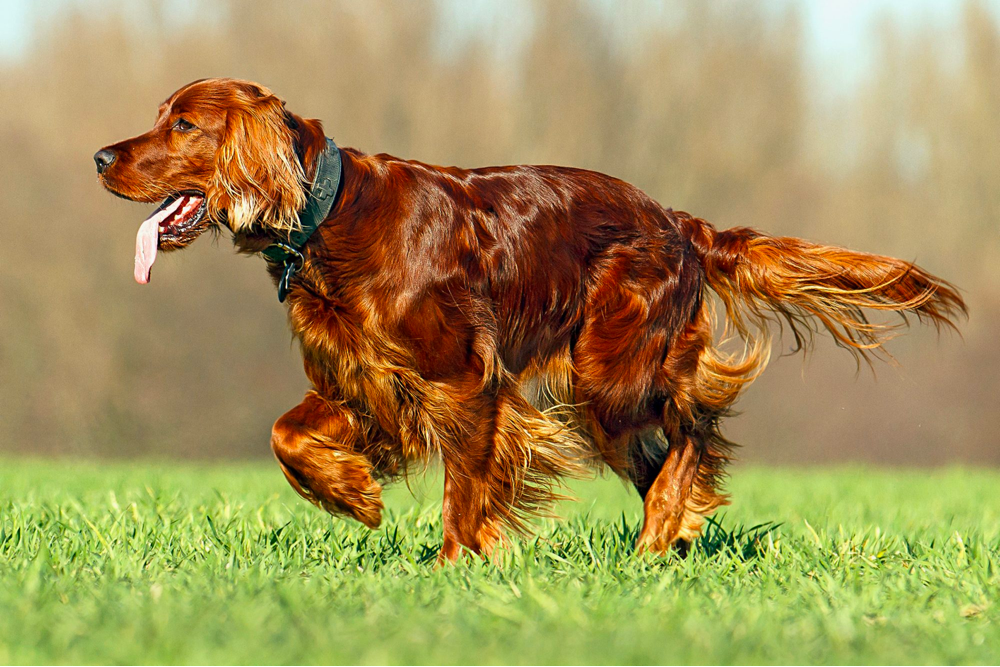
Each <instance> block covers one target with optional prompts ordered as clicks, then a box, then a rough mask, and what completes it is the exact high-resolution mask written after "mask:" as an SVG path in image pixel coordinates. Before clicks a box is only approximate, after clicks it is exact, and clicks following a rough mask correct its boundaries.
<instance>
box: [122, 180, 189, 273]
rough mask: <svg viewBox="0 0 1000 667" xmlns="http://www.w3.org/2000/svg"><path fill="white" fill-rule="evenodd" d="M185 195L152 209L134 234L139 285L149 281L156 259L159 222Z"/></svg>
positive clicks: (177, 205)
mask: <svg viewBox="0 0 1000 667" xmlns="http://www.w3.org/2000/svg"><path fill="white" fill-rule="evenodd" d="M185 199H187V198H186V197H178V198H176V199H174V200H173V201H172V202H170V203H169V204H164V205H163V206H160V207H159V208H158V209H156V210H155V211H153V214H152V215H150V216H149V217H148V218H146V220H145V221H144V222H143V223H142V226H141V227H139V233H138V234H136V235H135V281H136V282H137V283H139V284H140V285H145V284H146V283H148V282H149V274H150V271H151V270H152V268H153V262H155V261H156V249H157V248H158V247H159V245H160V223H161V222H163V221H164V220H166V219H167V218H169V217H170V215H171V214H173V212H174V211H176V210H177V208H178V207H179V206H180V205H181V202H182V201H184V200H185Z"/></svg>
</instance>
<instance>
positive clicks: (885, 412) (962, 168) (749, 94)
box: [0, 0, 1000, 463]
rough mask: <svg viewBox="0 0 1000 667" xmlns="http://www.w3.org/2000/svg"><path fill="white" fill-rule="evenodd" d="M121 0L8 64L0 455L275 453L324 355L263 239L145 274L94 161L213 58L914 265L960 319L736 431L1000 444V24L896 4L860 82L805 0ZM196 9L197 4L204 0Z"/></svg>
mask: <svg viewBox="0 0 1000 667" xmlns="http://www.w3.org/2000/svg"><path fill="white" fill-rule="evenodd" d="M456 6H457V3H454V2H452V3H449V2H438V3H430V2H402V1H400V2H395V1H390V0H370V1H368V2H365V3H352V2H348V1H347V0H343V1H335V2H325V1H324V2H321V1H319V0H304V1H302V2H295V3H266V2H259V3H253V4H250V3H243V2H236V1H235V0H230V1H227V0H207V1H206V2H199V3H198V5H197V10H196V11H194V10H193V8H192V7H190V6H189V3H185V2H178V1H173V2H170V1H160V0H138V1H129V2H125V1H124V0H108V1H104V2H90V3H65V2H64V3H56V4H48V5H43V8H42V9H41V10H39V11H38V14H37V17H38V20H37V22H36V25H35V27H34V31H33V38H32V41H31V43H30V45H29V47H28V50H27V51H26V53H24V54H23V55H21V56H18V57H15V58H12V59H9V60H7V61H4V62H2V63H0V91H2V95H0V232H2V240H0V451H5V452H15V451H16V452H33V453H45V454H54V455H61V454H90V455H114V456H118V455H129V456H132V455H156V456H184V457H246V456H258V455H262V456H266V455H269V453H268V448H267V436H268V432H269V428H270V425H271V423H272V421H273V420H274V419H275V418H276V417H277V416H278V415H280V414H281V413H282V412H283V411H284V410H286V409H287V408H288V407H290V406H292V405H294V404H295V403H296V402H298V400H299V399H300V397H301V394H302V392H303V391H304V389H305V379H304V377H303V375H302V372H301V370H300V362H299V359H298V355H297V352H296V350H295V349H294V347H293V346H292V345H291V344H290V340H289V335H288V333H287V329H286V326H285V322H284V313H283V310H282V308H281V307H279V306H278V304H277V302H276V300H275V296H274V290H273V288H272V286H271V285H270V284H269V282H268V280H267V278H266V276H265V274H264V271H263V267H262V265H261V262H260V261H259V260H255V259H246V258H239V257H236V256H235V255H233V254H232V253H231V252H230V251H229V249H228V246H229V242H228V239H225V238H221V239H219V241H218V243H217V244H215V245H213V244H212V243H211V242H209V241H208V240H203V241H201V242H199V243H198V244H196V246H195V247H194V248H192V249H190V250H189V251H186V252H184V253H181V254H176V255H173V256H170V257H168V258H166V259H165V260H164V261H162V263H159V264H157V267H156V275H155V280H154V281H153V283H152V285H151V286H148V287H146V288H140V287H139V286H137V285H135V284H134V283H133V282H132V279H131V262H132V247H133V239H134V232H135V229H136V227H137V225H138V224H139V222H140V220H141V219H142V218H143V217H144V215H145V214H146V212H147V211H146V209H145V208H144V207H142V206H139V205H135V204H129V203H126V202H122V201H119V200H116V199H114V198H112V197H111V196H110V195H108V194H106V193H104V192H102V191H101V190H100V188H99V187H98V185H97V183H96V180H95V175H94V169H93V163H92V162H91V155H92V154H93V153H94V151H95V150H96V149H97V148H99V147H101V146H102V145H105V144H107V143H110V142H112V141H116V140H119V139H122V138H124V137H126V136H131V135H134V134H138V133H140V132H143V131H145V130H146V129H148V127H149V125H150V124H151V122H152V120H153V118H154V113H155V110H156V107H157V105H158V103H159V102H160V101H162V100H163V99H164V98H165V97H166V96H167V95H168V94H169V93H170V92H172V91H173V90H175V89H176V88H178V87H179V86H181V85H182V84H184V83H186V82H188V81H190V80H192V79H195V78H200V77H204V76H220V75H226V76H237V77H245V78H250V79H254V80H258V81H260V82H262V83H264V84H266V85H267V86H269V87H271V88H272V89H273V90H275V91H276V92H277V93H278V94H279V95H281V96H282V97H283V98H285V99H286V100H288V104H289V107H290V108H292V109H293V110H295V111H296V112H297V113H300V114H302V115H305V116H310V117H318V118H321V119H323V121H324V122H325V126H326V129H327V133H328V134H329V135H330V136H332V137H334V138H335V139H337V141H338V142H339V143H341V144H344V145H351V146H356V147H359V148H361V149H363V150H366V151H369V152H383V151H385V152H390V153H394V154H398V155H401V156H405V157H413V158H418V159H421V160H424V161H428V162H433V163H438V164H459V165H463V166H477V165H488V164H498V163H525V162H536V163H561V164H569V165H576V166H582V167H589V168H593V169H598V170H601V171H604V172H607V173H610V174H613V175H616V176H619V177H622V178H624V179H626V180H629V181H632V182H634V183H636V184H637V185H639V186H641V187H642V188H644V189H646V190H647V191H648V192H649V193H650V194H651V195H653V196H654V197H656V198H657V199H658V200H659V201H661V202H662V203H664V204H665V205H669V206H673V207H675V208H678V209H684V210H689V211H691V212H693V213H695V214H697V215H700V216H702V217H705V218H707V219H709V220H712V221H713V222H715V223H716V224H717V225H718V226H720V227H727V226H734V225H751V226H755V227H759V228H762V229H765V230H769V231H772V232H775V233H782V234H793V235H800V236H805V237H809V238H812V239H817V240H823V241H828V242H832V243H839V244H844V245H848V246H852V247H856V248H860V249H865V250H871V251H876V252H883V253H887V254H893V255H897V256H901V257H904V258H912V259H916V260H918V261H919V262H921V263H922V264H924V265H925V266H926V267H927V268H929V269H931V270H933V271H935V272H937V273H939V274H942V275H944V276H946V277H947V278H949V279H952V280H953V281H955V282H956V283H957V284H958V285H960V286H961V287H962V288H964V290H965V294H966V295H967V297H968V300H969V303H970V306H971V309H972V318H971V320H970V321H969V322H968V323H967V324H966V325H964V326H963V327H962V330H963V334H964V341H963V340H960V339H959V338H958V337H956V336H945V337H943V338H942V340H941V341H940V342H939V341H937V340H936V339H935V336H934V335H933V333H932V332H928V331H919V332H915V333H914V334H913V335H911V336H910V337H908V338H906V339H904V340H900V341H897V344H895V345H894V346H893V348H892V349H893V351H894V352H895V353H896V354H897V357H898V359H899V360H900V362H901V363H902V368H903V370H896V369H891V368H886V369H882V370H881V371H880V376H879V380H878V382H877V383H876V382H875V381H873V380H872V378H871V377H870V375H869V374H867V372H866V371H862V372H861V373H860V374H856V372H855V370H856V369H855V367H854V365H853V363H852V361H851V360H850V358H849V357H848V356H847V355H846V354H844V353H841V352H839V351H832V350H831V349H830V348H832V346H831V345H829V343H828V342H826V341H821V344H822V343H824V342H825V343H826V344H825V345H822V348H823V349H821V350H820V351H818V352H817V353H816V354H815V356H813V357H812V358H811V359H810V360H809V361H808V363H807V364H805V365H803V363H802V362H801V361H799V360H798V359H779V360H777V362H776V363H774V364H773V367H772V368H771V369H770V371H769V372H768V373H767V374H765V376H764V378H763V379H761V380H760V381H759V382H758V383H757V384H756V385H755V386H754V388H753V389H752V390H751V391H750V393H749V395H748V397H747V398H746V399H745V401H744V402H743V404H742V407H743V408H744V409H745V411H746V416H744V417H740V418H738V419H735V420H733V421H731V422H730V427H729V434H730V435H731V436H732V437H733V438H734V439H736V440H738V441H740V442H742V443H744V444H746V445H747V447H746V448H745V449H744V450H743V451H742V456H743V457H744V458H745V459H750V460H756V461H761V460H767V461H779V460H780V461H797V462H804V461H826V460H835V459H854V460H871V461H883V462H886V461H891V462H905V463H937V462H943V461H948V460H963V461H970V462H984V463H987V462H988V463H996V462H998V461H1000V449H998V448H997V445H996V434H997V432H998V428H1000V411H998V410H996V409H995V408H996V396H997V395H998V393H1000V374H998V373H997V372H996V369H997V366H998V364H997V362H998V357H1000V352H998V348H997V346H996V344H995V339H996V333H995V332H996V331H997V329H998V325H1000V278H998V276H1000V273H998V272H997V270H996V268H995V267H996V266H997V265H998V260H1000V243H998V235H1000V226H998V224H997V219H998V213H1000V188H998V187H997V184H998V183H1000V141H997V129H998V128H1000V27H998V22H997V17H996V15H995V14H994V13H992V12H991V11H989V10H988V9H987V8H986V7H985V6H984V5H982V4H980V3H977V2H975V1H972V0H970V1H969V2H966V3H965V4H964V5H963V8H962V9H961V11H960V12H959V13H958V16H959V20H958V21H957V22H956V23H954V24H947V25H941V24H931V23H930V22H927V21H925V22H921V21H919V20H915V21H907V22H905V24H904V23H900V22H898V21H896V20H894V19H892V18H889V17H887V18H885V19H884V20H883V21H881V22H880V23H879V24H878V25H877V26H876V28H875V29H874V31H873V32H872V34H871V36H870V37H871V39H872V40H873V41H874V43H875V44H877V49H876V55H875V57H874V58H873V60H872V62H871V64H870V68H869V69H868V70H867V71H866V72H865V74H864V77H863V79H862V81H861V82H860V84H859V85H857V86H852V87H849V88H843V89H833V88H831V86H830V81H831V80H832V79H835V78H836V77H835V76H833V73H831V72H826V71H823V70H822V69H820V68H818V67H816V65H815V63H813V62H812V61H810V59H809V58H807V57H806V53H805V48H804V45H803V43H804V39H805V37H804V30H803V25H802V17H801V16H800V15H799V14H798V13H797V12H796V11H795V8H794V5H788V4H785V3H763V2H762V3H752V2H727V1H723V0H711V1H701V0H682V1H681V2H676V3H669V4H657V3H642V4H638V3H600V2H593V3H587V2H561V1H558V0H530V1H529V0H522V1H521V2H517V3H495V4H492V5H491V4H481V5H480V10H478V11H479V14H478V16H479V18H480V19H481V20H479V21H478V22H476V23H475V24H474V25H472V26H469V25H462V24H460V22H459V19H460V18H461V17H462V16H467V15H468V12H465V13H463V12H457V11H456ZM185 8H186V11H181V10H185Z"/></svg>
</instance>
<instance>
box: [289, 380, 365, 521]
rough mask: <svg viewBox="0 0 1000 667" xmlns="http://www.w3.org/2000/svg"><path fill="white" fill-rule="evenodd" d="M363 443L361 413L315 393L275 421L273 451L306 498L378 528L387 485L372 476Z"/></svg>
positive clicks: (336, 512)
mask: <svg viewBox="0 0 1000 667" xmlns="http://www.w3.org/2000/svg"><path fill="white" fill-rule="evenodd" d="M363 439H364V433H363V428H362V424H361V420H360V418H359V417H358V415H356V414H355V413H354V412H353V411H352V410H351V409H350V408H348V407H347V406H345V405H344V404H342V403H338V402H336V401H331V400H327V399H325V398H323V397H322V396H320V395H319V394H317V393H316V392H314V391H310V392H309V393H308V394H306V397H305V399H304V400H303V401H302V403H300V404H299V405H297V406H295V407H294V408H292V409H291V410H289V411H288V412H286V413H285V414H284V415H282V416H281V418H279V419H278V421H277V422H275V424H274V428H273V429H272V431H271V449H272V450H273V451H274V455H275V457H276V458H277V459H278V463H279V464H280V465H281V470H282V472H283V473H285V478H286V479H287V480H288V483H289V484H291V485H292V488H294V489H295V490H296V491H297V492H298V493H299V495H301V496H302V497H303V498H305V499H306V500H309V501H310V502H312V503H314V504H316V505H318V506H319V507H321V508H323V509H325V510H326V511H328V512H330V513H332V514H345V515H347V516H350V517H353V518H355V519H357V520H358V521H360V522H361V523H363V524H365V525H366V526H368V527H369V528H377V527H378V526H379V524H380V523H381V521H382V487H381V486H380V485H379V484H378V482H376V481H375V480H374V479H373V477H372V469H373V466H372V462H371V461H370V460H369V459H368V458H367V457H366V456H365V455H364V454H362V453H361V451H360V449H361V447H360V445H361V444H362V442H363Z"/></svg>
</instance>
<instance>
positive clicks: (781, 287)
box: [683, 218, 967, 372]
mask: <svg viewBox="0 0 1000 667" xmlns="http://www.w3.org/2000/svg"><path fill="white" fill-rule="evenodd" d="M683 222H684V225H685V227H686V228H687V230H688V232H689V233H690V238H691V241H692V244H693V245H694V247H695V250H696V251H697V253H698V255H699V257H700V259H701V262H702V266H703V267H704V269H705V278H706V282H707V284H708V286H709V287H710V288H711V289H712V291H714V292H715V293H716V294H717V295H718V296H719V298H720V299H721V300H722V303H723V305H724V306H725V308H726V315H727V318H728V320H729V322H730V323H731V324H732V325H733V326H734V327H735V328H736V330H737V331H738V332H739V334H740V335H741V336H742V337H743V338H745V339H747V340H751V341H754V340H759V339H760V337H761V336H764V337H766V331H767V324H768V322H769V321H778V322H779V323H785V324H788V326H789V327H790V329H791V331H792V334H793V336H794V337H795V342H796V347H797V348H805V347H808V345H809V343H810V342H811V339H812V335H813V334H814V333H815V332H816V331H818V328H819V327H818V325H822V326H823V327H824V328H825V329H826V330H827V331H829V332H830V334H831V335H832V336H833V337H834V340H835V341H836V342H837V344H838V345H840V346H842V347H844V348H846V349H848V350H850V351H851V352H852V353H854V354H855V355H856V356H857V357H858V358H859V360H860V359H863V360H865V361H870V360H871V359H872V358H873V357H876V356H878V355H879V354H880V353H881V352H883V348H882V345H883V343H885V341H887V340H888V339H890V338H892V337H893V335H895V333H896V332H897V331H898V329H899V328H900V327H902V326H906V325H907V324H909V322H908V320H907V315H909V314H913V315H916V316H917V318H918V319H919V320H920V321H923V322H928V323H931V324H934V325H935V327H937V328H938V329H940V328H941V327H942V326H944V327H950V328H954V327H955V324H954V319H955V318H956V317H957V316H958V315H960V314H962V315H964V314H966V312H967V311H966V306H965V302H964V301H963V300H962V297H961V296H960V295H959V294H958V291H957V289H956V288H955V287H954V286H953V285H951V284H950V283H948V282H946V281H944V280H942V279H940V278H938V277H937V276H934V275H932V274H930V273H928V272H927V271H924V270H923V269H921V268H920V267H919V266H917V265H916V264H913V263H912V262H905V261H902V260H899V259H895V258H893V257H885V256H882V255H873V254H869V253H863V252H855V251H853V250H847V249H845V248H838V247H836V246H824V245H817V244H815V243H810V242H809V241H804V240H802V239H797V238H789V237H783V238H779V237H773V236H767V235H766V234H762V233H760V232H758V231H756V230H753V229H749V228H746V227H739V228H735V229H727V230H725V231H716V230H715V229H714V228H713V227H712V226H711V225H709V224H708V223H707V222H704V221H702V220H699V219H697V218H688V219H686V220H684V221H683ZM865 309H871V310H883V311H892V312H893V313H896V314H898V315H899V316H900V317H901V321H899V322H890V323H883V322H871V321H870V320H869V319H868V316H867V314H866V313H865ZM745 370H746V369H744V372H745Z"/></svg>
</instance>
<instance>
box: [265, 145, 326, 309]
mask: <svg viewBox="0 0 1000 667" xmlns="http://www.w3.org/2000/svg"><path fill="white" fill-rule="evenodd" d="M342 176H343V168H342V164H341V158H340V149H339V148H337V144H335V143H333V139H329V138H327V140H326V148H325V149H324V150H323V152H322V153H320V154H319V157H317V158H316V175H315V177H314V178H313V183H312V187H310V188H309V200H308V201H307V202H306V206H305V208H303V209H302V210H301V211H299V228H298V229H296V230H295V231H293V232H292V233H290V234H289V235H288V242H287V243H285V242H283V241H275V242H274V243H272V244H271V245H269V246H267V247H266V248H264V250H262V251H261V253H260V254H262V255H263V256H264V258H265V259H267V260H268V261H269V262H274V263H275V264H283V265H284V267H285V268H284V271H282V272H281V279H280V280H279V281H278V301H281V302H283V301H284V300H285V297H286V296H288V291H289V289H290V286H289V283H290V282H291V280H292V276H294V275H295V273H296V272H297V271H298V270H299V269H301V268H302V264H303V263H304V262H305V257H304V256H303V255H302V248H303V246H305V244H306V242H308V241H309V238H310V237H311V236H312V235H313V233H314V232H315V231H316V230H317V229H319V226H320V225H321V224H323V221H324V220H326V216H328V215H330V211H331V210H333V205H334V203H335V202H336V201H337V195H338V194H339V193H340V183H341V181H342V180H343V179H342Z"/></svg>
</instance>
